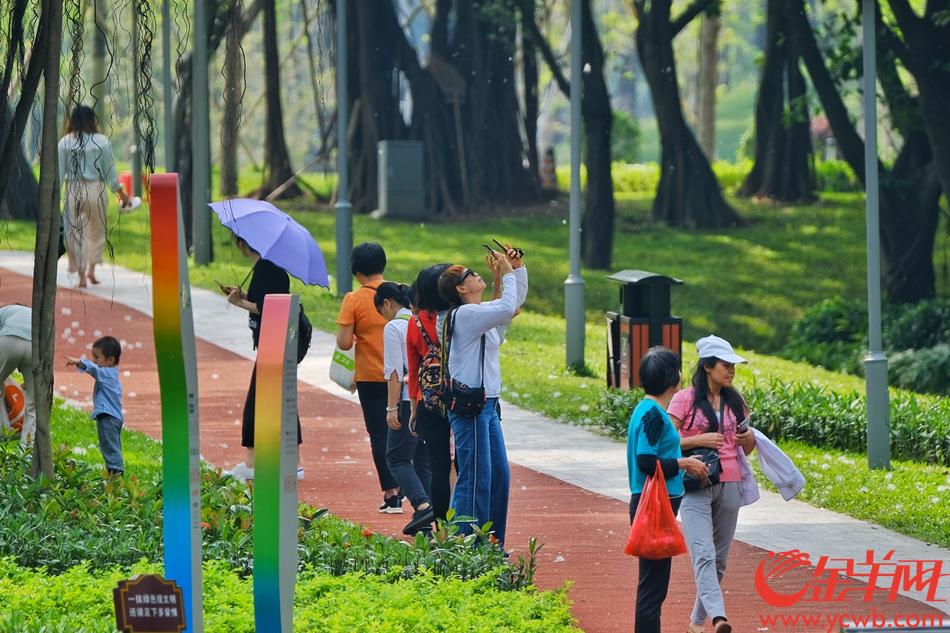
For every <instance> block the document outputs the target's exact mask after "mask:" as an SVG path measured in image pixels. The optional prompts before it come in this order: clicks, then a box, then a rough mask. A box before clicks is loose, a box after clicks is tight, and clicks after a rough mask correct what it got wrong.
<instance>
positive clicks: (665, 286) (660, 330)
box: [606, 270, 683, 389]
mask: <svg viewBox="0 0 950 633" xmlns="http://www.w3.org/2000/svg"><path fill="white" fill-rule="evenodd" d="M607 279H609V280H610V281H615V282H617V283H619V284H620V311H619V312H613V311H609V310H608V311H607V312H606V317H607V386H608V387H613V388H615V389H630V388H631V387H639V386H640V377H639V375H638V373H637V368H638V367H639V366H640V359H641V358H642V357H643V355H644V354H645V353H646V351H647V350H648V349H650V348H651V347H654V346H656V345H662V346H663V347H666V348H667V349H670V350H672V351H673V352H675V353H676V355H677V356H679V357H680V358H682V355H683V319H681V318H680V317H676V316H673V315H671V314H670V289H671V288H672V287H673V286H679V285H682V284H683V281H682V280H680V279H675V278H673V277H668V276H667V275H660V274H657V273H651V272H648V271H645V270H621V271H620V272H618V273H614V274H613V275H610V276H609V277H607Z"/></svg>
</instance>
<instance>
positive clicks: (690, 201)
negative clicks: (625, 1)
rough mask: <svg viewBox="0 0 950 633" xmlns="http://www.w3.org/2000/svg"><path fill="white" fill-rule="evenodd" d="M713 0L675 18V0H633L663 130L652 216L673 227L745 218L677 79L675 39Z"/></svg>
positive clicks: (706, 225) (699, 1)
mask: <svg viewBox="0 0 950 633" xmlns="http://www.w3.org/2000/svg"><path fill="white" fill-rule="evenodd" d="M713 1H714V0H694V1H693V2H692V4H690V5H689V6H688V7H687V8H686V9H685V10H684V11H683V13H681V14H680V15H679V16H677V17H676V18H675V19H673V18H672V16H671V5H672V0H650V1H647V0H633V8H634V11H635V12H636V14H637V18H638V20H639V25H638V27H637V34H636V40H637V54H638V55H639V57H640V64H641V65H642V66H643V74H644V76H645V77H646V80H647V83H648V84H649V86H650V94H651V96H652V98H653V109H654V111H655V112H656V120H657V123H658V125H659V129H660V145H661V152H660V183H659V185H658V186H657V192H656V198H654V200H653V217H654V218H655V219H657V220H661V221H663V222H666V223H667V224H669V225H671V226H686V227H700V228H718V227H725V226H740V225H743V224H745V220H744V219H743V218H742V216H740V215H739V213H738V212H737V211H736V210H735V209H733V208H732V207H731V206H730V205H729V204H728V203H727V202H726V200H725V199H724V198H723V196H722V190H721V188H720V187H719V182H718V181H717V180H716V176H715V174H713V171H712V167H711V166H710V164H709V161H708V160H707V159H706V155H705V154H704V153H703V151H702V149H701V148H700V147H699V143H697V142H696V137H695V136H694V135H693V132H692V131H691V130H690V129H689V126H688V125H687V124H686V119H685V118H684V117H683V107H682V104H681V100H680V90H679V84H678V83H677V78H676V57H675V56H674V54H673V38H674V37H676V36H677V35H678V34H679V33H680V32H681V31H682V30H683V29H684V28H685V27H686V25H687V24H689V23H690V22H691V21H692V20H693V18H695V17H696V16H698V15H699V14H700V13H702V12H703V11H704V10H705V9H706V8H707V7H709V6H710V5H711V4H712V2H713Z"/></svg>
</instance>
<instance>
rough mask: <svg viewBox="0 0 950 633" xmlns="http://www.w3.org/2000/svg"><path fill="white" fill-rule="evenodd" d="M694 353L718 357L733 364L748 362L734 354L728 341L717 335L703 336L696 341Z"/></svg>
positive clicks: (701, 356)
mask: <svg viewBox="0 0 950 633" xmlns="http://www.w3.org/2000/svg"><path fill="white" fill-rule="evenodd" d="M696 353H697V354H698V355H699V357H700V358H718V359H719V360H724V361H726V362H727V363H732V364H733V365H738V364H739V363H748V362H749V361H747V360H746V359H744V358H742V357H741V356H739V355H738V354H736V351H735V350H734V349H732V345H730V344H729V341H727V340H726V339H724V338H719V337H718V336H704V337H703V338H701V339H699V340H698V341H696Z"/></svg>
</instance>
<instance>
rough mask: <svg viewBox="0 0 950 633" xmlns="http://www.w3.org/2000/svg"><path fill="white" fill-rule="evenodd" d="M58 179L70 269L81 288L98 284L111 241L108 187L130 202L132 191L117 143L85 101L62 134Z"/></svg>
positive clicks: (123, 202)
mask: <svg viewBox="0 0 950 633" xmlns="http://www.w3.org/2000/svg"><path fill="white" fill-rule="evenodd" d="M58 150H59V180H60V182H62V183H65V184H66V197H65V204H64V210H65V217H64V219H63V222H64V230H65V235H66V253H67V255H68V259H69V272H71V273H78V274H79V284H78V285H79V287H80V288H85V287H86V280H87V279H88V280H89V281H91V282H92V283H94V284H97V283H99V280H98V279H97V278H96V265H97V264H99V263H101V262H102V249H103V248H104V247H105V245H106V208H107V203H108V200H107V198H106V189H105V186H106V185H108V186H109V189H110V190H112V191H113V192H115V194H116V195H117V196H118V197H119V199H120V200H121V201H122V206H123V207H125V206H128V204H129V196H128V195H127V194H126V192H125V190H124V189H123V188H122V185H120V184H119V174H118V172H117V171H116V168H115V160H114V159H113V157H112V144H111V143H109V139H108V138H107V137H106V136H105V135H104V134H100V133H99V124H98V122H97V120H96V113H95V112H94V111H93V109H92V108H90V107H89V106H86V105H78V106H76V107H75V108H73V111H72V113H71V114H70V115H69V120H68V121H67V122H66V134H65V135H64V136H63V138H61V139H59V146H58Z"/></svg>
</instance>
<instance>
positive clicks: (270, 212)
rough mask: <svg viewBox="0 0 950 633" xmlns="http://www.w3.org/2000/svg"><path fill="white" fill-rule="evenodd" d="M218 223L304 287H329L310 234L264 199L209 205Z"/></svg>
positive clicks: (322, 263) (242, 199)
mask: <svg viewBox="0 0 950 633" xmlns="http://www.w3.org/2000/svg"><path fill="white" fill-rule="evenodd" d="M208 206H209V207H211V208H212V209H213V210H214V212H215V213H217V214H218V219H220V220H221V224H223V225H224V226H226V227H227V228H229V229H230V230H231V232H232V233H234V234H235V235H236V236H238V237H239V238H241V239H242V240H244V241H245V242H247V243H248V245H249V246H250V247H251V248H253V249H254V250H255V251H257V252H258V253H260V254H261V257H263V258H264V259H266V260H268V261H270V262H273V263H275V264H277V265H278V266H280V267H281V268H283V269H284V270H286V271H287V272H288V273H290V274H291V275H293V276H294V277H296V278H297V279H299V280H300V281H302V282H304V283H305V284H310V285H315V286H323V287H325V288H329V287H330V280H329V278H328V277H327V264H326V261H324V259H323V253H322V252H321V251H320V247H319V246H317V242H316V240H314V239H313V236H312V235H310V232H309V231H308V230H307V229H305V228H304V227H303V226H301V225H300V224H299V223H298V222H297V221H296V220H294V219H293V218H292V217H290V216H289V215H287V214H286V213H284V212H283V211H281V210H280V209H278V208H277V207H275V206H274V205H272V204H271V203H269V202H266V201H264V200H251V199H249V198H232V199H230V200H222V201H220V202H212V203H210V204H209V205H208Z"/></svg>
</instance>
